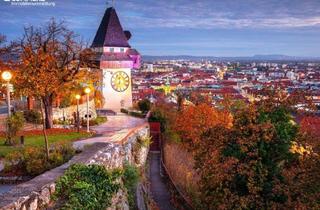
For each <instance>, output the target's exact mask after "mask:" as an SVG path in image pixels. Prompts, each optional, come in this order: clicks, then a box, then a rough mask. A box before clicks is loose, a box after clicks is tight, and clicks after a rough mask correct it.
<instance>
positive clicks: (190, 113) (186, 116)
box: [174, 103, 232, 143]
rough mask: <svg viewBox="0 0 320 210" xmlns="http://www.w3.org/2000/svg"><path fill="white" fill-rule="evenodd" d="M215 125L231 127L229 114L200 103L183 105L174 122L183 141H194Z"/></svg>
mask: <svg viewBox="0 0 320 210" xmlns="http://www.w3.org/2000/svg"><path fill="white" fill-rule="evenodd" d="M217 125H221V126H224V127H231V126H232V116H231V114H230V113H228V112H226V111H218V110H216V109H215V108H213V107H211V106H210V105H208V104H205V103H202V104H199V105H196V106H188V107H185V108H184V109H183V110H182V111H181V112H180V113H179V115H178V117H177V118H176V120H175V122H174V130H175V131H177V132H178V134H180V136H181V137H182V139H183V140H184V141H187V142H192V143H196V142H197V141H199V139H200V137H201V135H202V134H203V132H205V131H207V130H208V129H210V128H212V127H214V126H217Z"/></svg>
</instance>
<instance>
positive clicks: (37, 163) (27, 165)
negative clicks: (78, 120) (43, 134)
mask: <svg viewBox="0 0 320 210" xmlns="http://www.w3.org/2000/svg"><path fill="white" fill-rule="evenodd" d="M74 154H75V150H74V149H73V148H72V145H71V144H69V143H57V144H53V145H51V148H50V155H49V159H48V160H47V159H46V152H45V149H44V148H42V147H26V148H25V149H23V150H22V151H16V152H12V153H9V154H8V155H7V156H6V157H5V159H4V162H5V172H10V171H15V172H16V173H18V174H22V175H26V176H36V175H39V174H42V173H43V172H45V171H47V170H49V169H52V168H55V167H57V166H59V165H62V164H63V163H65V162H67V161H68V160H70V159H71V157H72V156H73V155H74Z"/></svg>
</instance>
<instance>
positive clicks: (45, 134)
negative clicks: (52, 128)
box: [40, 100, 49, 161]
mask: <svg viewBox="0 0 320 210" xmlns="http://www.w3.org/2000/svg"><path fill="white" fill-rule="evenodd" d="M40 110H41V116H42V133H43V136H44V142H45V149H46V158H47V161H48V160H49V142H48V135H47V132H46V128H45V126H46V122H45V119H44V114H43V105H42V101H41V100H40Z"/></svg>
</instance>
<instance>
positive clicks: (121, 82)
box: [111, 71, 130, 92]
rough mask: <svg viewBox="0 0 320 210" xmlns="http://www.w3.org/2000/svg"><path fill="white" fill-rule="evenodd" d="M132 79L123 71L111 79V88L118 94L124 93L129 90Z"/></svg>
mask: <svg viewBox="0 0 320 210" xmlns="http://www.w3.org/2000/svg"><path fill="white" fill-rule="evenodd" d="M129 84H130V78H129V76H128V74H126V73H125V72H123V71H118V72H116V73H114V74H113V75H112V77H111V87H112V88H113V89H114V90H115V91H117V92H124V91H125V90H127V89H128V87H129Z"/></svg>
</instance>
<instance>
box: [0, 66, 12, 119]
mask: <svg viewBox="0 0 320 210" xmlns="http://www.w3.org/2000/svg"><path fill="white" fill-rule="evenodd" d="M1 77H2V79H3V80H4V81H6V82H7V104H8V117H10V115H11V107H10V87H9V85H10V80H11V78H12V74H11V73H10V72H9V71H4V72H2V74H1Z"/></svg>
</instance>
